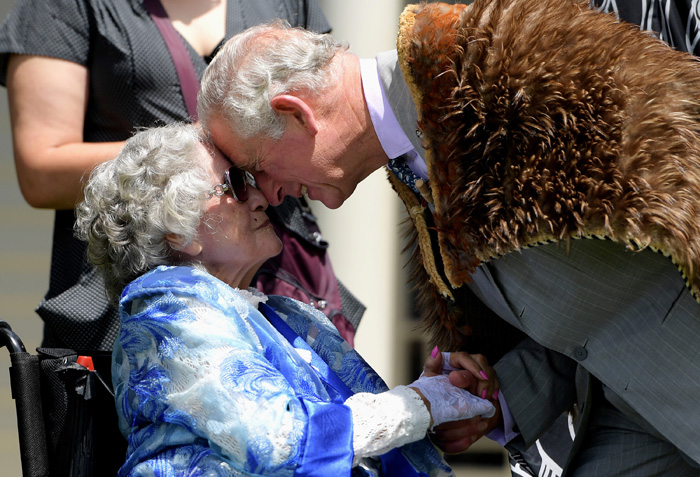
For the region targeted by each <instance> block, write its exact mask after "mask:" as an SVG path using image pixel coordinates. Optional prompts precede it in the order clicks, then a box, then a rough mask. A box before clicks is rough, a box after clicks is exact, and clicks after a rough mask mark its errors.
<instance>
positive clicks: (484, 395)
mask: <svg viewBox="0 0 700 477" xmlns="http://www.w3.org/2000/svg"><path fill="white" fill-rule="evenodd" d="M487 394H488V391H487V390H486V389H484V390H483V391H481V399H486V395H487Z"/></svg>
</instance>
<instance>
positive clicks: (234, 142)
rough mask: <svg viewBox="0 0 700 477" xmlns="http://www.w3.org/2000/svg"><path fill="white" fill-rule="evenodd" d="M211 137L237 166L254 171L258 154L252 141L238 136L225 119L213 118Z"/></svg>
mask: <svg viewBox="0 0 700 477" xmlns="http://www.w3.org/2000/svg"><path fill="white" fill-rule="evenodd" d="M210 129H211V131H210V132H211V137H212V140H213V141H214V144H216V146H217V147H218V148H219V150H220V151H221V153H222V154H223V155H224V156H225V157H226V159H228V160H229V162H231V163H232V164H234V165H235V166H236V167H239V168H241V169H244V170H249V171H253V170H254V169H255V166H256V165H257V160H256V159H255V158H256V157H257V154H256V153H255V147H254V146H253V144H252V141H246V140H244V139H240V138H239V137H237V136H236V135H235V134H234V133H233V132H232V131H231V129H230V128H229V127H228V124H226V122H225V121H223V120H218V118H217V120H212V121H211V123H210Z"/></svg>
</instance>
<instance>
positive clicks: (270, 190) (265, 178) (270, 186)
mask: <svg viewBox="0 0 700 477" xmlns="http://www.w3.org/2000/svg"><path fill="white" fill-rule="evenodd" d="M253 177H255V184H256V187H257V188H258V189H259V190H260V192H262V193H263V194H265V198H266V199H267V201H268V202H269V203H270V205H272V206H275V205H280V204H281V203H282V199H283V198H284V197H280V196H281V193H280V187H279V186H278V185H276V183H275V181H274V180H272V178H271V177H270V176H269V175H268V174H266V173H264V172H256V173H254V174H253Z"/></svg>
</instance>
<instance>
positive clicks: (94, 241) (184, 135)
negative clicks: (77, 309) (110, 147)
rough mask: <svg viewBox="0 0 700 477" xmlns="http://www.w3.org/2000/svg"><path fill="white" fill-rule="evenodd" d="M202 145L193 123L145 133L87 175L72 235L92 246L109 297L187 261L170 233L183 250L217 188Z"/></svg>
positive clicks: (92, 257) (90, 251) (90, 255)
mask: <svg viewBox="0 0 700 477" xmlns="http://www.w3.org/2000/svg"><path fill="white" fill-rule="evenodd" d="M201 143H202V134H201V133H200V130H199V128H197V127H196V126H193V125H189V124H173V125H170V126H164V127H157V128H151V129H146V130H143V131H141V132H138V133H136V134H135V135H134V136H133V137H132V138H130V139H129V140H128V141H127V142H126V145H125V146H124V149H123V150H122V151H121V153H120V154H119V156H117V157H116V158H115V159H113V160H111V161H107V162H105V163H103V164H100V165H98V166H97V167H96V168H95V169H94V170H93V172H92V173H91V174H90V178H89V180H88V181H87V184H86V186H85V197H84V200H83V201H82V202H81V203H80V204H78V206H77V208H76V216H77V221H76V224H75V232H76V235H77V236H78V237H79V238H81V239H83V240H85V241H87V253H88V259H89V260H90V262H91V263H93V264H94V265H95V266H96V267H97V268H98V269H99V270H100V272H101V273H102V275H103V277H104V279H105V285H106V289H107V295H108V296H109V298H110V299H111V300H113V301H118V299H119V296H120V295H121V292H122V290H123V289H124V287H125V286H126V285H127V284H129V283H130V282H131V281H132V280H134V279H136V278H137V277H139V276H140V275H142V274H144V273H145V272H147V271H149V270H151V269H153V268H155V267H157V266H158V265H175V264H178V263H182V261H181V258H180V254H178V253H176V252H175V251H174V250H173V247H172V246H171V244H170V243H169V242H168V240H167V239H166V235H167V234H171V233H172V234H177V236H179V246H180V247H181V246H184V245H186V244H188V243H190V242H191V241H192V240H193V239H194V238H196V236H197V229H198V227H199V224H200V221H201V220H202V217H203V215H204V211H205V204H206V200H207V192H208V191H209V190H211V188H212V184H211V178H210V176H209V173H208V172H207V169H206V168H205V165H204V163H203V162H202V160H201V157H200V155H201V149H200V148H199V145H200V144H201ZM205 145H206V144H205ZM178 248H179V247H178Z"/></svg>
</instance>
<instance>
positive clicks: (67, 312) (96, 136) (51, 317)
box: [0, 0, 330, 350]
mask: <svg viewBox="0 0 700 477" xmlns="http://www.w3.org/2000/svg"><path fill="white" fill-rule="evenodd" d="M226 10H227V19H226V36H227V37H229V36H231V35H234V34H236V33H238V32H240V31H242V30H244V29H246V28H248V27H250V26H254V25H256V24H259V23H263V22H267V21H271V20H274V19H277V18H283V19H286V20H287V21H289V23H290V24H292V25H294V26H303V27H306V28H309V29H311V30H314V31H320V32H327V31H329V30H330V26H329V25H328V22H327V20H326V18H325V16H324V15H323V12H322V11H321V9H320V6H319V5H318V3H317V2H316V0H279V1H278V0H255V1H246V0H228V5H227V9H226ZM183 41H184V40H183ZM187 49H188V51H189V53H190V56H191V58H192V61H193V62H194V65H195V69H196V70H197V72H198V74H199V75H200V77H201V74H202V73H203V72H204V69H205V68H206V65H207V62H206V60H205V59H204V58H201V57H199V56H198V55H197V53H196V52H195V51H194V50H193V49H192V47H191V46H190V45H187ZM10 53H17V54H27V55H41V56H48V57H53V58H60V59H65V60H68V61H73V62H75V63H79V64H81V65H84V66H86V67H87V68H88V69H89V70H90V81H89V101H88V106H87V112H86V117H85V128H84V140H85V141H86V142H99V141H121V140H125V139H127V138H128V137H129V136H131V135H132V133H133V132H134V131H135V129H136V128H138V127H148V126H154V125H157V124H163V123H169V122H172V121H176V120H184V119H186V118H187V110H186V109H185V103H184V100H183V97H182V93H181V90H180V84H179V81H178V77H177V74H176V72H175V67H174V66H173V63H172V60H171V59H170V55H169V53H168V50H167V48H166V46H165V43H164V41H163V39H162V37H161V36H160V33H159V31H158V29H157V28H156V26H155V24H154V23H153V22H152V20H151V18H150V17H149V15H148V13H147V12H146V10H145V8H144V7H143V4H142V2H141V0H61V1H56V0H53V1H47V0H18V1H17V3H16V5H15V6H14V8H13V10H12V11H11V12H10V14H9V16H8V17H7V19H6V20H5V22H4V23H3V24H2V26H0V83H2V84H5V82H6V76H7V59H8V57H9V54H10ZM73 222H74V214H73V211H72V210H63V211H60V210H59V211H57V212H56V220H55V224H54V236H53V250H52V261H51V278H50V285H49V290H48V292H47V294H46V296H45V297H44V299H43V300H42V302H41V303H40V305H39V307H38V309H37V312H38V313H39V315H40V316H41V317H42V319H43V320H44V322H45V331H44V342H43V345H44V346H50V347H68V348H73V349H78V350H82V349H88V350H111V347H112V343H113V341H114V339H115V338H116V334H117V330H118V328H119V320H118V318H117V313H116V310H115V309H114V308H113V307H111V306H109V304H108V302H107V299H106V298H105V295H104V289H103V285H102V283H101V279H100V278H98V274H97V273H96V272H95V270H94V269H93V268H92V267H91V266H89V265H88V264H87V263H86V261H85V258H84V257H85V244H84V243H82V242H80V241H79V240H77V239H75V238H74V237H73Z"/></svg>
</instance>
